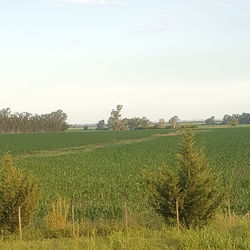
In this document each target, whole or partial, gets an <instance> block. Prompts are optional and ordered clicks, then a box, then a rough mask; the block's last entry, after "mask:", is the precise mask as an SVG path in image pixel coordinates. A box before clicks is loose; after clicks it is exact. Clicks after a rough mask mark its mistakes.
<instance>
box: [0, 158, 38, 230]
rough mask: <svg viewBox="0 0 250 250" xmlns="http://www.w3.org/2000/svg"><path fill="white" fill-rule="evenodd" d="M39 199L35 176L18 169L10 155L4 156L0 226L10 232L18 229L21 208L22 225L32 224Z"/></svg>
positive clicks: (0, 182)
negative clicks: (19, 209)
mask: <svg viewBox="0 0 250 250" xmlns="http://www.w3.org/2000/svg"><path fill="white" fill-rule="evenodd" d="M38 199H39V190H38V185H37V182H36V180H35V178H34V176H33V175H31V174H27V173H24V172H23V171H21V170H20V169H18V168H16V167H15V165H14V163H13V161H12V157H11V155H10V154H9V153H7V154H5V155H4V163H3V168H2V171H1V176H0V226H1V228H2V229H4V230H8V231H10V232H14V231H16V229H17V228H18V208H19V207H21V218H22V225H23V226H25V225H27V224H28V223H30V221H31V218H32V215H33V212H34V208H35V206H36V204H37V202H38Z"/></svg>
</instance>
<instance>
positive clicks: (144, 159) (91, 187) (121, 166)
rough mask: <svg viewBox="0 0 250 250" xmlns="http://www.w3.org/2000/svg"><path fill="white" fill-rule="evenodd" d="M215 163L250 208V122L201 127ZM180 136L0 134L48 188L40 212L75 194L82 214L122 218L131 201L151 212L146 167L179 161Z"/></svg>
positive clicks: (1, 142) (239, 204)
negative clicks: (232, 126)
mask: <svg viewBox="0 0 250 250" xmlns="http://www.w3.org/2000/svg"><path fill="white" fill-rule="evenodd" d="M196 132H197V134H196V138H197V141H198V143H199V144H203V145H205V146H206V150H207V156H208V158H209V160H210V163H211V165H212V167H213V168H214V169H215V171H217V172H218V173H219V174H220V175H221V178H222V182H223V184H226V185H229V186H230V188H231V192H230V193H231V197H230V199H231V203H232V209H233V210H234V211H235V212H236V213H239V214H244V213H246V212H248V211H249V210H250V193H249V191H250V168H249V166H250V128H249V127H241V128H215V129H209V130H208V129H206V130H205V129H204V130H196ZM166 135H168V136H166ZM179 142H180V136H179V135H178V133H177V134H176V133H175V132H174V131H173V130H144V131H117V132H112V131H102V132H74V133H71V132H68V133H55V134H25V135H0V150H1V151H2V152H4V151H6V150H9V151H11V152H12V153H13V154H14V155H15V162H16V163H17V165H18V166H20V167H22V168H24V169H26V170H28V171H32V172H33V173H34V174H35V175H36V176H37V177H38V178H39V182H40V184H41V188H42V199H41V202H40V206H39V214H40V215H43V214H45V213H46V211H47V209H48V204H49V203H50V202H51V200H53V199H54V198H55V197H56V196H57V195H59V194H60V195H62V196H65V197H69V198H70V199H71V200H72V201H73V202H74V204H75V205H76V207H77V209H78V216H79V217H80V218H91V219H100V218H104V219H117V218H121V217H122V214H123V206H124V204H125V203H127V205H128V207H129V209H130V211H131V212H132V213H134V214H135V215H136V216H137V215H138V216H140V217H143V216H144V217H145V218H148V217H147V216H149V215H150V216H151V214H152V211H151V209H150V207H149V206H148V202H147V195H146V192H147V190H146V186H145V182H144V179H143V176H142V170H143V169H145V168H150V169H155V168H158V167H159V166H160V165H161V164H163V163H167V164H169V165H170V166H171V167H173V168H174V167H175V164H176V162H175V159H176V153H177V152H178V144H179Z"/></svg>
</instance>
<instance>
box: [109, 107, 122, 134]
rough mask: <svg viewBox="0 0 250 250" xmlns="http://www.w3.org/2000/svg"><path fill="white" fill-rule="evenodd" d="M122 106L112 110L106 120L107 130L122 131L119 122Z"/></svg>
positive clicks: (120, 121) (120, 122)
mask: <svg viewBox="0 0 250 250" xmlns="http://www.w3.org/2000/svg"><path fill="white" fill-rule="evenodd" d="M122 107H123V106H122V105H117V106H116V110H115V109H113V110H112V111H111V115H110V117H109V119H108V128H109V129H112V130H122V129H123V127H124V126H123V124H122V120H121V110H122Z"/></svg>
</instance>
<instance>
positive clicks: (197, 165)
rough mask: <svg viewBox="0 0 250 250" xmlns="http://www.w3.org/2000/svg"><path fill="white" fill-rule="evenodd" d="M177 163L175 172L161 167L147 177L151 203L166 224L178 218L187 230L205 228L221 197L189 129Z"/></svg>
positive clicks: (215, 181)
mask: <svg viewBox="0 0 250 250" xmlns="http://www.w3.org/2000/svg"><path fill="white" fill-rule="evenodd" d="M177 162H178V170H177V171H176V172H172V171H171V170H170V168H168V167H167V166H163V167H161V168H160V171H159V172H158V173H148V174H147V175H146V179H147V183H148V185H149V199H150V202H151V204H152V205H153V207H154V208H155V210H156V212H158V213H159V214H161V215H162V216H163V217H164V218H165V220H166V222H168V223H173V222H174V221H176V219H177V218H178V221H180V223H181V224H182V225H183V226H185V227H187V228H190V227H200V226H204V225H205V224H207V223H208V222H209V220H210V219H211V218H213V216H214V215H215V213H216V211H217V210H218V208H219V207H220V205H221V203H222V200H223V195H222V194H221V192H220V191H219V182H218V177H217V176H216V175H215V174H214V173H212V170H211V168H210V166H209V164H208V162H207V159H206V157H205V153H204V148H197V147H196V146H195V140H194V135H193V132H192V131H191V130H190V129H187V130H186V131H185V133H184V135H183V139H182V144H181V147H180V151H179V154H178V155H177Z"/></svg>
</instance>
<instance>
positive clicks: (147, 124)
mask: <svg viewBox="0 0 250 250" xmlns="http://www.w3.org/2000/svg"><path fill="white" fill-rule="evenodd" d="M150 124H151V122H150V120H149V119H148V118H147V117H145V116H144V117H142V119H141V124H140V128H144V129H145V128H149V127H150Z"/></svg>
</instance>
